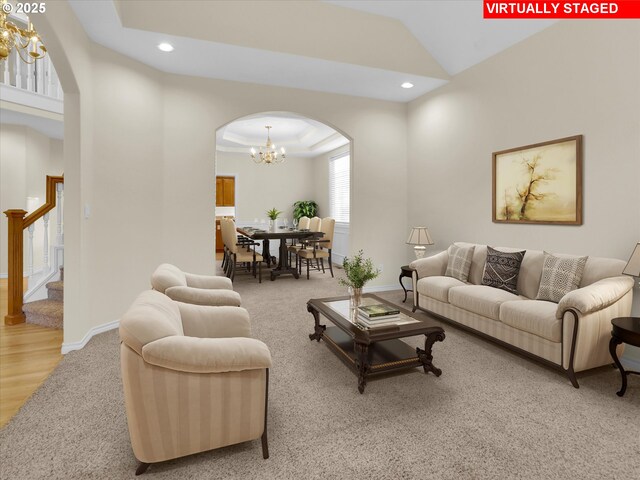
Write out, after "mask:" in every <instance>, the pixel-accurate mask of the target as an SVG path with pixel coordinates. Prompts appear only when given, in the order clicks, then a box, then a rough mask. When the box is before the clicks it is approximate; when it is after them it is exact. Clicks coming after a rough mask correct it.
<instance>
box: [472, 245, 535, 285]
mask: <svg viewBox="0 0 640 480" xmlns="http://www.w3.org/2000/svg"><path fill="white" fill-rule="evenodd" d="M525 253H526V250H523V251H522V252H501V251H499V250H495V249H493V248H491V247H489V246H487V261H486V263H485V264H484V273H483V275H482V285H488V286H490V287H495V288H499V289H501V290H506V291H507V292H510V293H513V294H516V295H517V294H518V289H517V286H518V273H520V265H521V264H522V259H523V258H524V254H525Z"/></svg>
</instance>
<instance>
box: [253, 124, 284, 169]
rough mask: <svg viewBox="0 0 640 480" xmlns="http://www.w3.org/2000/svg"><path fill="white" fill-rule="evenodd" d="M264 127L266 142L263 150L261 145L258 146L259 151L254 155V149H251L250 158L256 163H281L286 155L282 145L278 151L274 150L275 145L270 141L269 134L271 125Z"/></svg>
mask: <svg viewBox="0 0 640 480" xmlns="http://www.w3.org/2000/svg"><path fill="white" fill-rule="evenodd" d="M264 128H266V129H267V144H266V145H265V147H264V151H262V150H263V148H262V147H260V153H259V154H258V155H256V149H255V148H252V149H251V158H253V161H254V162H256V163H265V164H267V165H271V164H272V163H282V162H284V159H285V157H286V155H285V153H284V147H283V148H281V149H280V153H278V151H277V150H276V146H275V145H274V144H273V143H272V142H271V137H270V136H269V133H270V130H271V128H273V127H271V125H266V126H265V127H264ZM278 155H280V156H278Z"/></svg>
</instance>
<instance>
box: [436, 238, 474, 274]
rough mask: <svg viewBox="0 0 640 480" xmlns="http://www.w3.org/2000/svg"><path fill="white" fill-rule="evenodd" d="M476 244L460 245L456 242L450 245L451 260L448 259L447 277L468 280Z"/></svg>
mask: <svg viewBox="0 0 640 480" xmlns="http://www.w3.org/2000/svg"><path fill="white" fill-rule="evenodd" d="M474 248H475V245H470V246H468V247H460V246H458V245H456V244H455V243H454V244H453V245H451V246H450V247H449V260H448V261H447V271H446V272H445V273H444V275H445V276H446V277H453V278H457V279H458V280H460V281H461V282H466V281H467V280H468V278H469V270H471V259H472V258H473V250H474Z"/></svg>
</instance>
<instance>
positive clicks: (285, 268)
mask: <svg viewBox="0 0 640 480" xmlns="http://www.w3.org/2000/svg"><path fill="white" fill-rule="evenodd" d="M236 230H237V231H238V233H239V234H241V235H244V236H245V237H248V238H250V239H251V240H254V241H257V240H262V241H263V244H262V256H263V258H264V259H265V261H266V262H267V266H270V265H271V262H272V261H273V260H272V257H271V253H270V251H269V241H270V240H280V247H279V250H280V255H279V257H278V265H277V266H276V267H275V268H273V269H271V276H270V278H271V281H273V280H275V279H276V278H277V277H279V276H280V275H293V277H294V278H296V279H298V278H299V277H300V274H299V273H298V270H297V269H296V268H294V267H292V266H291V264H289V250H288V245H287V240H290V239H297V240H303V239H316V240H317V239H319V238H322V237H323V236H324V233H323V232H310V231H309V230H297V229H293V228H286V227H284V228H278V229H277V230H276V231H268V230H264V229H259V228H253V227H236Z"/></svg>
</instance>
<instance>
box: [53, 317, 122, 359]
mask: <svg viewBox="0 0 640 480" xmlns="http://www.w3.org/2000/svg"><path fill="white" fill-rule="evenodd" d="M119 326H120V320H114V321H113V322H109V323H103V324H102V325H98V326H97V327H93V328H92V329H91V330H89V331H88V332H87V334H86V335H85V336H84V338H83V339H82V340H80V341H79V342H71V343H63V344H62V350H61V352H62V354H63V355H66V354H67V353H69V352H73V351H74V350H80V349H81V348H84V346H85V345H86V344H87V343H88V342H89V340H91V339H92V338H93V336H94V335H98V334H99V333H104V332H108V331H109V330H113V329H114V328H118V327H119Z"/></svg>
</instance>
